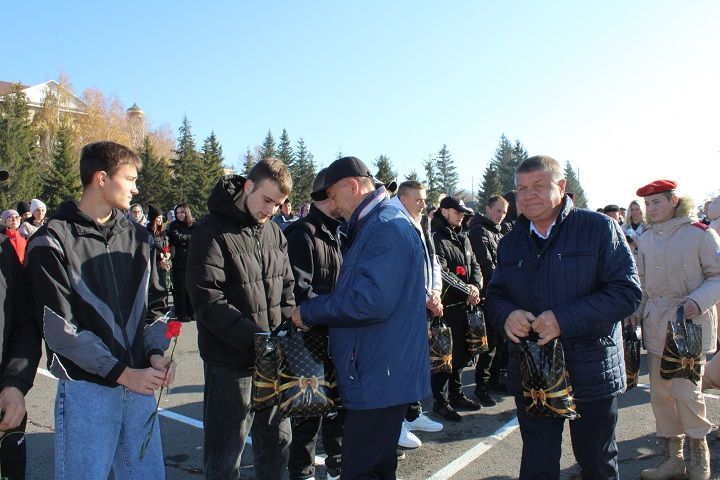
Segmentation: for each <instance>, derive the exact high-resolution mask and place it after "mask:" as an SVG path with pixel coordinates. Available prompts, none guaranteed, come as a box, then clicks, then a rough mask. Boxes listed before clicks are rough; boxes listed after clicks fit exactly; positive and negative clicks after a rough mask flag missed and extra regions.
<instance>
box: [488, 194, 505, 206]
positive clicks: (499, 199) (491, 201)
mask: <svg viewBox="0 0 720 480" xmlns="http://www.w3.org/2000/svg"><path fill="white" fill-rule="evenodd" d="M495 202H503V203H504V204H505V205H509V202H508V201H507V200H505V199H504V198H503V197H501V196H500V195H493V196H491V197H490V198H488V199H487V202H485V206H486V207H492V206H493V205H495Z"/></svg>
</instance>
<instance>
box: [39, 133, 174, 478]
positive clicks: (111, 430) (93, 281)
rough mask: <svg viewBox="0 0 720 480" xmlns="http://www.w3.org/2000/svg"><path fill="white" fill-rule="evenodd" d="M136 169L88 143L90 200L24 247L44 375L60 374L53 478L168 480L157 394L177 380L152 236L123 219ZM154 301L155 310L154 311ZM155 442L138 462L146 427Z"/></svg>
mask: <svg viewBox="0 0 720 480" xmlns="http://www.w3.org/2000/svg"><path fill="white" fill-rule="evenodd" d="M140 168H141V163H140V159H139V157H138V156H137V154H136V153H135V152H133V151H132V150H130V149H129V148H127V147H124V146H123V145H119V144H117V143H114V142H97V143H91V144H89V145H86V146H85V147H84V148H83V150H82V153H81V156H80V180H81V182H82V184H83V193H82V196H81V198H80V201H79V202H74V201H68V202H65V203H63V204H61V205H60V207H59V208H58V211H57V213H56V214H55V215H54V216H53V217H52V218H51V219H50V221H49V222H47V223H46V224H45V225H43V226H42V227H41V228H40V229H39V230H38V231H37V233H36V234H35V235H34V236H33V237H32V239H31V241H30V243H29V244H28V250H27V257H26V261H27V268H29V269H30V275H31V278H32V286H33V293H34V295H35V299H34V305H35V308H36V316H37V318H42V321H43V332H44V335H45V341H46V344H47V356H48V364H49V365H48V366H49V369H50V371H51V372H52V373H53V374H54V375H55V376H56V377H58V379H59V380H58V389H57V397H56V401H55V478H56V479H65V478H67V479H76V478H107V477H108V475H109V473H110V470H113V471H114V472H115V477H116V478H131V477H135V478H164V476H165V466H164V462H163V455H162V446H161V444H160V433H159V423H158V420H157V417H156V418H155V421H154V422H153V424H152V426H151V427H148V426H147V425H146V422H147V420H148V418H150V416H151V414H152V413H153V412H154V410H155V397H154V392H155V390H157V389H158V388H160V386H161V385H165V386H167V385H169V384H170V383H171V382H172V380H173V379H174V372H175V367H174V365H171V362H170V359H169V358H167V357H164V356H163V352H164V351H165V349H166V348H167V347H168V344H169V341H168V340H167V339H166V338H165V330H166V325H165V322H164V321H163V320H160V319H156V318H155V315H157V314H158V313H159V312H160V311H162V310H163V309H164V300H163V299H164V293H163V292H162V291H161V288H160V287H159V283H158V279H157V272H156V270H155V263H156V261H155V255H156V252H155V249H154V242H153V239H152V236H151V235H150V234H149V233H148V231H147V230H146V229H145V228H144V227H142V226H140V225H138V224H134V223H132V222H130V220H128V219H127V218H126V217H125V215H123V213H122V210H127V209H128V208H129V206H130V201H131V200H132V197H133V195H137V193H138V191H137V188H136V187H135V181H136V180H137V172H138V170H139V169H140ZM148 303H150V304H151V305H150V306H149V305H148ZM149 428H152V431H153V435H152V437H151V440H150V443H149V444H148V446H147V450H146V451H145V455H144V456H142V458H141V455H140V452H141V449H142V446H143V442H144V441H145V436H146V433H147V432H148V429H149Z"/></svg>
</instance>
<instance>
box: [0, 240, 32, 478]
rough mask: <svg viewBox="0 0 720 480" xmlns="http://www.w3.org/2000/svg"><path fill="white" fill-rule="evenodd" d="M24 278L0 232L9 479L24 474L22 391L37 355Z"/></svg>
mask: <svg viewBox="0 0 720 480" xmlns="http://www.w3.org/2000/svg"><path fill="white" fill-rule="evenodd" d="M27 280H28V279H27V276H26V274H25V271H24V270H23V268H22V267H21V265H20V261H19V260H18V257H17V255H16V253H15V249H14V248H13V245H12V244H11V242H10V240H9V239H8V238H7V237H6V236H5V235H2V234H0V332H2V343H0V359H1V363H0V412H2V413H1V414H0V438H2V439H3V440H4V441H3V442H2V448H1V449H0V466H1V467H2V473H3V476H4V477H7V478H8V479H10V480H16V479H24V478H25V456H26V454H25V439H24V435H25V426H26V424H27V414H26V411H25V395H27V392H28V390H30V388H31V387H32V384H33V379H34V378H35V371H36V370H37V367H38V363H39V362H40V355H41V335H40V328H39V326H38V324H37V322H35V321H34V318H33V314H32V305H31V296H30V288H29V286H28V285H27ZM4 437H7V438H4Z"/></svg>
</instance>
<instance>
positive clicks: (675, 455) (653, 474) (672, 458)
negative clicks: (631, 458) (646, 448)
mask: <svg viewBox="0 0 720 480" xmlns="http://www.w3.org/2000/svg"><path fill="white" fill-rule="evenodd" d="M684 439H685V437H670V438H666V439H665V461H664V462H663V463H662V464H661V465H660V466H659V467H657V468H647V469H645V470H643V471H642V472H641V473H640V478H642V479H643V480H670V479H679V478H685V458H684V457H683V440H684ZM706 447H707V446H706Z"/></svg>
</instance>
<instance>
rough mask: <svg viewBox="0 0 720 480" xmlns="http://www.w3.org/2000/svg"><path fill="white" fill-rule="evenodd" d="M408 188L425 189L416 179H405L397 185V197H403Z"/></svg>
mask: <svg viewBox="0 0 720 480" xmlns="http://www.w3.org/2000/svg"><path fill="white" fill-rule="evenodd" d="M410 190H425V185H423V184H422V183H420V182H418V181H416V180H406V181H404V182H402V183H401V184H400V186H399V187H398V192H397V195H398V197H403V196H405V195H407V194H408V192H409V191H410Z"/></svg>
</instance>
